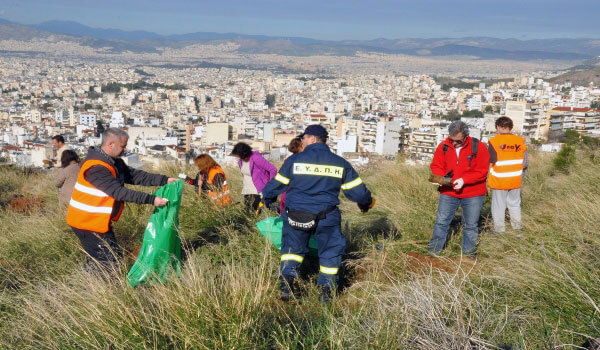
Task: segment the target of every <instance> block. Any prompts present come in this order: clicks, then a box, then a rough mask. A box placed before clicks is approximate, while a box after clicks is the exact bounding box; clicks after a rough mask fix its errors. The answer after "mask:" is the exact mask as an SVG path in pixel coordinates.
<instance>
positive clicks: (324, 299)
mask: <svg viewBox="0 0 600 350" xmlns="http://www.w3.org/2000/svg"><path fill="white" fill-rule="evenodd" d="M330 300H331V287H329V286H323V287H321V295H319V303H321V304H327V303H328V302H329V301H330Z"/></svg>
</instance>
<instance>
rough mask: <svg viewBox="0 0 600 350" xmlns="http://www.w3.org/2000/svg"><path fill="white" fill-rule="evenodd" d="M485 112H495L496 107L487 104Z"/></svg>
mask: <svg viewBox="0 0 600 350" xmlns="http://www.w3.org/2000/svg"><path fill="white" fill-rule="evenodd" d="M484 112H485V113H492V112H494V107H492V106H491V105H487V106H485V109H484Z"/></svg>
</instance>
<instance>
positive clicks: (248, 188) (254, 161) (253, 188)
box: [231, 142, 277, 213]
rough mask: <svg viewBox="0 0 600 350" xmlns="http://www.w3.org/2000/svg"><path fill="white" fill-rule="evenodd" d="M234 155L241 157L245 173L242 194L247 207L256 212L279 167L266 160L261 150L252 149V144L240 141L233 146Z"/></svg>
mask: <svg viewBox="0 0 600 350" xmlns="http://www.w3.org/2000/svg"><path fill="white" fill-rule="evenodd" d="M231 155H232V156H236V157H238V158H239V160H238V165H239V167H240V170H241V171H242V175H243V183H242V195H243V196H244V203H245V205H246V208H247V209H248V210H249V211H251V212H253V213H254V212H256V210H257V209H258V206H259V204H260V197H261V195H260V193H261V191H262V190H263V188H264V187H265V185H266V184H267V182H269V181H271V179H272V178H274V177H275V175H276V174H277V168H275V166H274V165H273V164H271V163H269V161H268V160H266V159H265V158H264V157H263V156H262V155H261V154H260V152H257V151H252V148H251V147H250V145H248V144H247V143H244V142H238V143H237V144H236V145H235V146H233V150H232V151H231Z"/></svg>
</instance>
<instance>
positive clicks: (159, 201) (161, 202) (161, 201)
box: [154, 197, 169, 207]
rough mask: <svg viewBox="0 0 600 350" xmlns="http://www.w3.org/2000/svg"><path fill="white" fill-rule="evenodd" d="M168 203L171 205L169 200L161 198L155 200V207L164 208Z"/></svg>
mask: <svg viewBox="0 0 600 350" xmlns="http://www.w3.org/2000/svg"><path fill="white" fill-rule="evenodd" d="M167 203H169V200H168V199H165V198H160V197H155V198H154V206H155V207H164V206H165V205H167Z"/></svg>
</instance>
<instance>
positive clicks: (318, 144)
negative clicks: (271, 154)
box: [262, 125, 375, 302]
mask: <svg viewBox="0 0 600 350" xmlns="http://www.w3.org/2000/svg"><path fill="white" fill-rule="evenodd" d="M300 136H301V138H302V145H303V146H304V151H303V152H300V153H296V154H294V155H292V156H291V157H289V158H288V159H286V160H285V162H284V163H283V165H282V166H281V169H280V170H279V172H278V173H277V175H276V176H275V178H274V179H273V180H271V181H270V182H269V183H268V184H267V185H266V187H265V188H264V189H263V191H262V194H263V202H264V204H265V205H266V206H268V205H269V204H271V203H272V202H274V201H275V200H276V199H277V196H278V195H279V194H281V193H282V192H285V191H287V193H286V202H285V206H286V208H285V210H284V211H283V212H282V214H281V216H282V218H283V234H282V237H281V265H280V268H279V272H280V277H279V278H280V281H281V299H282V300H284V301H288V300H290V299H291V298H293V297H294V289H295V288H294V279H295V278H296V277H297V275H298V268H299V267H300V264H301V263H302V261H303V260H304V256H305V255H306V254H307V253H308V240H309V238H310V235H311V234H314V235H315V238H316V240H317V243H318V249H319V265H320V273H319V278H318V280H317V283H318V284H319V285H320V286H321V288H322V289H321V295H320V297H319V300H320V301H321V302H327V301H328V300H329V299H330V298H331V293H332V290H335V289H336V288H337V280H338V270H339V268H340V265H341V263H342V254H344V252H345V249H346V239H345V238H344V236H343V235H342V226H341V213H340V210H339V209H338V207H337V206H338V204H339V203H340V201H339V193H340V189H341V190H343V191H344V195H345V196H346V197H347V198H348V199H350V200H351V201H354V202H356V203H358V207H359V208H360V209H361V211H362V212H364V213H366V212H367V211H369V209H370V208H371V207H372V206H373V204H374V203H375V201H374V200H373V199H372V198H371V192H369V190H368V189H367V187H366V186H365V184H364V183H363V182H362V180H361V179H360V177H359V176H358V174H357V173H356V171H355V170H354V169H353V168H352V166H351V165H350V163H348V162H347V161H346V160H344V159H343V158H342V157H340V156H338V155H336V154H334V153H332V152H331V151H330V150H329V147H328V146H327V145H326V142H327V137H328V133H327V130H325V128H324V127H322V126H321V125H310V126H308V127H307V128H306V130H305V132H304V133H303V134H302V135H300Z"/></svg>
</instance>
